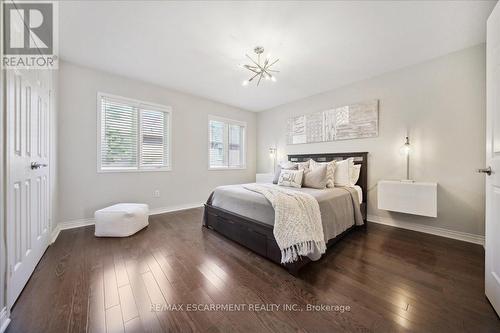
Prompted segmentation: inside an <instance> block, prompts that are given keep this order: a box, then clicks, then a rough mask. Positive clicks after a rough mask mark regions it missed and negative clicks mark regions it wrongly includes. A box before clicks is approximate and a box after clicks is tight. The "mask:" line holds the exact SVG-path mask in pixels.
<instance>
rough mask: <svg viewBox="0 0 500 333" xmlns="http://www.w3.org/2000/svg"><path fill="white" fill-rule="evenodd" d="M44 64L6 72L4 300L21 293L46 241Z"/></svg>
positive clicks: (10, 301)
mask: <svg viewBox="0 0 500 333" xmlns="http://www.w3.org/2000/svg"><path fill="white" fill-rule="evenodd" d="M51 86H52V84H51V76H50V73H49V71H45V70H31V71H28V70H20V71H15V70H9V71H7V75H6V95H5V97H6V116H7V118H6V119H7V121H6V130H7V131H6V160H7V169H6V173H7V175H6V176H7V181H6V185H7V186H6V211H7V258H8V259H7V260H8V273H7V306H8V307H9V308H10V307H11V306H12V305H13V304H14V302H15V301H16V299H17V297H18V296H19V294H20V293H21V291H22V289H23V287H24V286H25V284H26V282H27V281H28V279H29V277H30V276H31V273H32V272H33V270H34V269H35V267H36V265H37V263H38V261H39V260H40V258H41V257H42V255H43V253H44V252H45V249H46V248H47V246H48V244H49V234H50V225H49V205H50V202H49V201H50V196H49V193H50V192H49V184H50V182H49V165H48V162H49V153H50V152H49V147H50V144H49V138H50V135H49V134H50V132H49V119H50V118H49V110H50V105H49V103H50V101H49V96H50V89H51Z"/></svg>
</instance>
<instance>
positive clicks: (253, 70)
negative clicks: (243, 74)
mask: <svg viewBox="0 0 500 333" xmlns="http://www.w3.org/2000/svg"><path fill="white" fill-rule="evenodd" d="M247 69H248V70H249V71H251V72H253V73H257V74H259V73H260V71H259V70H257V69H253V68H247Z"/></svg>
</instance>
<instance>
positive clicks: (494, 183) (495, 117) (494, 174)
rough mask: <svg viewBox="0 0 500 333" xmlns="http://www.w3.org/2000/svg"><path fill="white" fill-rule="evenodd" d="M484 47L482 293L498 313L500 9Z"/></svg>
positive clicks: (490, 20)
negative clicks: (485, 174) (484, 129)
mask: <svg viewBox="0 0 500 333" xmlns="http://www.w3.org/2000/svg"><path fill="white" fill-rule="evenodd" d="M487 31H488V37H487V44H486V50H487V51H486V57H487V65H486V76H487V78H486V81H487V93H486V94H487V112H486V135H487V136H486V163H487V164H486V165H487V166H489V167H490V168H491V171H490V172H491V174H490V175H488V176H487V177H486V243H485V251H486V258H485V266H486V270H485V292H486V297H488V299H489V300H490V302H491V304H492V305H493V307H494V308H495V310H496V312H497V313H500V5H499V4H497V5H496V7H495V9H494V10H493V12H492V13H491V15H490V17H489V18H488V30H487Z"/></svg>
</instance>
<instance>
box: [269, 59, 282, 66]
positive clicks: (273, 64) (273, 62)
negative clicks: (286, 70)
mask: <svg viewBox="0 0 500 333" xmlns="http://www.w3.org/2000/svg"><path fill="white" fill-rule="evenodd" d="M278 61H280V60H279V58H278V59H276V60H275V61H273V62H272V63H271V64H270V65H269V66H268V67H271V66H272V65H274V64H275V63H277V62H278Z"/></svg>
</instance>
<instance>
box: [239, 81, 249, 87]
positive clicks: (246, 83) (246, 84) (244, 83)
mask: <svg viewBox="0 0 500 333" xmlns="http://www.w3.org/2000/svg"><path fill="white" fill-rule="evenodd" d="M248 83H249V82H248V80H245V81H243V82H242V83H241V85H242V86H243V87H245V86H248Z"/></svg>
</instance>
